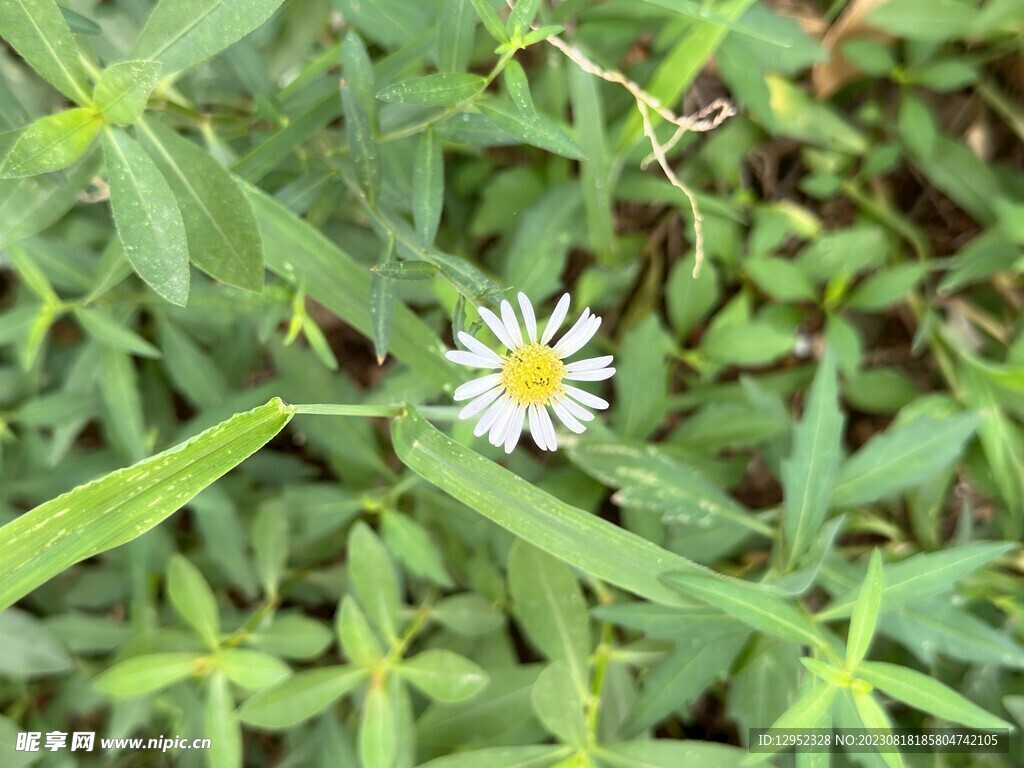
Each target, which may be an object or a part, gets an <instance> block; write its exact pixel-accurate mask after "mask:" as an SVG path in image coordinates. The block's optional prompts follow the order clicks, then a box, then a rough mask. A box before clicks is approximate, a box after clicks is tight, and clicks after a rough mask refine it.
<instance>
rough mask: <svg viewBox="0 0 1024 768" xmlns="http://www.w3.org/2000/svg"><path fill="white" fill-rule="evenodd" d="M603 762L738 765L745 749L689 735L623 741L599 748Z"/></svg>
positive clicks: (662, 767) (627, 766)
mask: <svg viewBox="0 0 1024 768" xmlns="http://www.w3.org/2000/svg"><path fill="white" fill-rule="evenodd" d="M597 754H598V756H599V758H600V760H601V765H608V766H611V768H680V766H686V765H693V766H700V768H739V766H740V765H741V761H742V760H743V758H744V757H745V756H746V754H747V753H746V750H742V749H739V748H738V747H732V746H729V745H728V744H715V743H713V742H709V741H697V740H687V739H654V740H651V741H643V740H637V741H621V742H616V743H613V744H603V745H601V746H600V747H598V748H597Z"/></svg>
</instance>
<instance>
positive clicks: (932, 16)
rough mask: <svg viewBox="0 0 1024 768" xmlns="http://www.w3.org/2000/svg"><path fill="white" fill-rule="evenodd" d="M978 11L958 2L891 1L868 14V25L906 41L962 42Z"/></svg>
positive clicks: (951, 0) (936, 0)
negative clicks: (958, 40) (952, 40)
mask: <svg viewBox="0 0 1024 768" xmlns="http://www.w3.org/2000/svg"><path fill="white" fill-rule="evenodd" d="M977 14H978V9H977V8H974V7H972V6H970V5H968V4H967V3H962V2H959V0H893V1H892V2H889V3H885V4H884V5H882V6H880V7H877V8H872V10H870V11H869V12H868V19H869V20H870V24H871V25H872V26H873V27H876V28H877V29H882V30H885V31H886V32H890V33H892V34H893V35H895V36H897V37H902V38H906V39H908V40H923V41H927V42H935V43H937V42H942V41H944V40H951V39H955V38H963V37H965V34H966V32H967V30H968V29H970V26H971V24H972V23H973V22H974V20H975V17H976V16H977Z"/></svg>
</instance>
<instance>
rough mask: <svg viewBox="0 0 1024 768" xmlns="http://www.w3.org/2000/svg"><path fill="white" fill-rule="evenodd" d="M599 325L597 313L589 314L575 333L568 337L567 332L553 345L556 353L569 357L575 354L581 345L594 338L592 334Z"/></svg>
mask: <svg viewBox="0 0 1024 768" xmlns="http://www.w3.org/2000/svg"><path fill="white" fill-rule="evenodd" d="M600 327H601V318H600V317H598V316H597V315H591V316H590V319H589V320H587V323H586V325H584V326H582V327H581V328H580V329H579V330H578V331H576V333H574V334H572V338H569V334H568V333H567V334H566V335H565V338H563V339H562V340H561V341H559V342H558V343H557V344H556V345H555V352H557V353H558V356H559V357H570V356H571V355H575V354H576V353H577V352H579V351H580V349H582V348H583V345H584V344H586V343H587V342H588V341H590V340H591V339H592V338H594V334H595V333H597V329H598V328H600Z"/></svg>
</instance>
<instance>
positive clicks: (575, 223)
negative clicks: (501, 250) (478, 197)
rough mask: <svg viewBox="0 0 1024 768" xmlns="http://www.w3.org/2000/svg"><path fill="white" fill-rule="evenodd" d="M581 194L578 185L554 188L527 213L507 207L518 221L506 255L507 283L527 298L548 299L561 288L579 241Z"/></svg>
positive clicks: (511, 204)
mask: <svg viewBox="0 0 1024 768" xmlns="http://www.w3.org/2000/svg"><path fill="white" fill-rule="evenodd" d="M582 202H583V200H582V195H581V194H580V188H579V185H577V184H571V185H568V186H566V185H561V184H559V185H558V186H553V187H552V188H551V189H549V190H548V191H547V192H545V193H544V195H543V196H542V197H541V198H540V199H539V200H538V201H537V202H535V203H534V204H533V205H531V206H529V208H528V209H527V210H526V211H525V212H520V211H518V210H516V209H515V208H514V207H513V206H514V205H515V204H514V203H512V202H511V201H508V202H506V205H507V206H508V207H509V208H511V210H512V212H513V214H514V215H515V217H516V218H517V219H518V224H517V225H516V228H515V232H514V233H513V234H512V238H511V242H510V243H509V245H508V252H507V254H506V256H505V264H506V268H505V283H506V284H507V285H514V286H516V287H517V288H519V290H521V291H522V292H523V293H525V294H526V295H527V296H537V297H540V296H547V295H549V294H551V293H554V292H555V291H556V290H558V288H559V287H560V286H561V274H562V271H563V270H564V269H565V262H566V257H567V255H568V253H569V249H570V247H571V246H572V244H573V242H574V240H577V239H578V235H577V232H578V231H579V212H580V206H581V204H582Z"/></svg>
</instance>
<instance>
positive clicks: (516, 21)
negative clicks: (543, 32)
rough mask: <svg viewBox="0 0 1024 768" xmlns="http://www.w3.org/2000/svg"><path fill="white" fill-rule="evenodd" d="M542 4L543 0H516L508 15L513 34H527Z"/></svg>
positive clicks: (509, 27)
mask: <svg viewBox="0 0 1024 768" xmlns="http://www.w3.org/2000/svg"><path fill="white" fill-rule="evenodd" d="M540 4H541V0H516V4H515V5H514V6H512V13H510V14H509V17H508V29H509V30H510V31H511V32H512V35H513V36H516V35H523V34H526V33H527V32H528V31H529V30H530V25H531V24H533V20H534V18H535V17H536V16H537V11H539V10H540Z"/></svg>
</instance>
